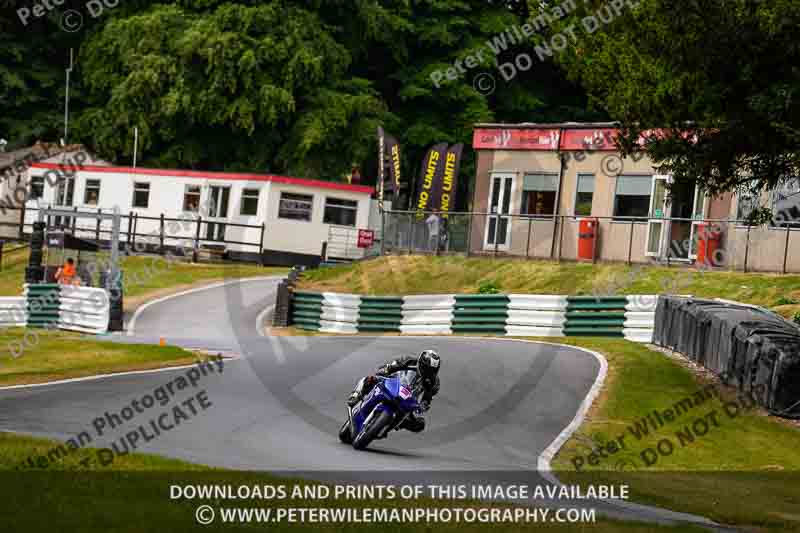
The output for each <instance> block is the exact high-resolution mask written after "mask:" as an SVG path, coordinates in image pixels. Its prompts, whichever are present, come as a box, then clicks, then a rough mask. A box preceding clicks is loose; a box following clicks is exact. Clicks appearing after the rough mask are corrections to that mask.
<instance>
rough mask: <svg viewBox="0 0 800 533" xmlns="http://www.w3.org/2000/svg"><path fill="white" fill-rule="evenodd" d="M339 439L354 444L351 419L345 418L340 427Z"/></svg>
mask: <svg viewBox="0 0 800 533" xmlns="http://www.w3.org/2000/svg"><path fill="white" fill-rule="evenodd" d="M339 440H340V441H342V442H344V443H345V444H352V442H353V436H352V435H350V421H349V420H345V421H344V424H342V427H341V428H339Z"/></svg>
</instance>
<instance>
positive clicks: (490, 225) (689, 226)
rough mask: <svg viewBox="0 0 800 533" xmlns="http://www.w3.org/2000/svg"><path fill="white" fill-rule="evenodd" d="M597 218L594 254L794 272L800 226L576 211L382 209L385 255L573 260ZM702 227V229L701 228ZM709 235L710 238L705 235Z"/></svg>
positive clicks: (798, 267) (799, 265) (798, 269)
mask: <svg viewBox="0 0 800 533" xmlns="http://www.w3.org/2000/svg"><path fill="white" fill-rule="evenodd" d="M582 218H590V219H593V220H595V221H596V223H597V230H596V237H595V238H596V243H595V246H594V260H596V261H608V262H625V263H627V264H634V263H636V264H646V263H659V264H667V265H671V264H675V265H695V264H698V260H697V257H698V251H699V246H700V242H699V236H700V235H701V234H702V233H708V234H710V236H711V239H713V240H715V241H716V242H717V244H716V245H715V246H713V247H712V246H710V245H709V247H707V248H704V251H707V252H708V253H707V254H705V255H707V257H706V258H705V259H704V260H702V262H703V263H704V264H703V266H710V267H715V268H721V269H729V270H738V271H745V272H748V271H761V272H777V273H800V228H796V227H792V226H790V225H786V226H784V227H781V226H773V225H764V226H754V225H752V224H751V223H749V222H748V221H746V220H735V219H691V218H675V217H673V218H670V217H662V218H646V217H575V216H567V215H555V216H553V215H549V216H540V215H512V214H491V213H449V214H447V216H446V217H444V216H442V214H441V213H437V212H413V211H386V212H384V213H383V237H384V238H383V242H382V243H381V251H382V253H383V254H395V255H396V254H433V255H441V254H463V255H495V256H511V257H525V258H530V259H552V260H559V261H560V260H568V261H575V260H579V259H582V258H580V257H579V254H578V244H579V234H580V220H581V219H582ZM704 228H705V229H704ZM709 240H710V239H709Z"/></svg>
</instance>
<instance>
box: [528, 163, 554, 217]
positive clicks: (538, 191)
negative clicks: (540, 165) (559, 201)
mask: <svg viewBox="0 0 800 533" xmlns="http://www.w3.org/2000/svg"><path fill="white" fill-rule="evenodd" d="M557 191H558V174H539V173H530V174H525V177H524V180H523V182H522V207H521V210H520V212H521V213H522V214H523V215H535V216H552V215H554V214H555V212H556V192H557Z"/></svg>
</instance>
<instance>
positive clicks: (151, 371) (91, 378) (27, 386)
mask: <svg viewBox="0 0 800 533" xmlns="http://www.w3.org/2000/svg"><path fill="white" fill-rule="evenodd" d="M239 360H241V357H239V356H234V357H224V358H223V361H224V362H225V364H228V363H229V362H233V361H239ZM195 366H197V363H192V364H190V365H180V366H165V367H163V368H151V369H148V370H128V371H127V372H112V373H110V374H95V375H92V376H81V377H79V378H67V379H59V380H56V381H47V382H45V383H26V384H24V385H6V386H4V387H0V392H3V391H7V390H18V389H32V388H37V387H49V386H51V385H65V384H67V383H78V382H81V381H96V380H100V379H107V378H115V377H119V376H132V375H139V374H157V373H161V372H171V371H173V370H184V369H187V368H192V367H195ZM223 368H224V367H223Z"/></svg>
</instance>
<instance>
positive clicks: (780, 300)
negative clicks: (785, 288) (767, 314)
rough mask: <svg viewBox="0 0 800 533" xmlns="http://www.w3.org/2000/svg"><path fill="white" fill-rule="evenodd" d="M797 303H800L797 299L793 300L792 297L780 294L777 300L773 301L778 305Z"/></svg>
mask: <svg viewBox="0 0 800 533" xmlns="http://www.w3.org/2000/svg"><path fill="white" fill-rule="evenodd" d="M798 303H800V302H798V301H797V300H794V299H792V298H786V297H785V296H781V297H780V298H778V301H777V302H775V305H776V306H778V305H797V304H798Z"/></svg>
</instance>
